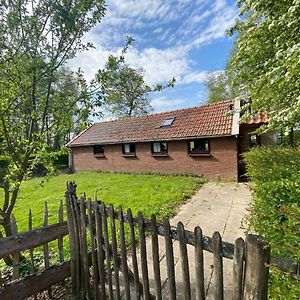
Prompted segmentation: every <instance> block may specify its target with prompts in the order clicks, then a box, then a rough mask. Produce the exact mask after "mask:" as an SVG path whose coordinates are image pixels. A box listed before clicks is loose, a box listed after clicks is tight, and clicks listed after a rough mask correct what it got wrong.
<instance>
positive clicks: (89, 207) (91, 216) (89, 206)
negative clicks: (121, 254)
mask: <svg viewBox="0 0 300 300" xmlns="http://www.w3.org/2000/svg"><path fill="white" fill-rule="evenodd" d="M87 212H88V229H89V233H90V244H91V255H92V266H93V284H94V285H93V286H94V299H95V300H97V299H99V291H98V282H99V276H98V265H97V256H96V246H95V236H94V228H95V221H94V214H93V211H92V203H91V199H88V201H87Z"/></svg>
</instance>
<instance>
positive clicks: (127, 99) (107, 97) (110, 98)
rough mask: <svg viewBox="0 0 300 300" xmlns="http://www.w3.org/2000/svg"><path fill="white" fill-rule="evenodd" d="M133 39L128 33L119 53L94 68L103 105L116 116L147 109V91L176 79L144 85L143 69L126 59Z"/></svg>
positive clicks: (138, 113)
mask: <svg viewBox="0 0 300 300" xmlns="http://www.w3.org/2000/svg"><path fill="white" fill-rule="evenodd" d="M132 41H133V39H132V38H131V37H127V40H126V45H125V47H124V48H123V50H122V53H121V55H120V57H117V56H114V55H110V56H109V57H108V60H107V62H106V64H105V67H104V68H103V69H100V70H99V71H98V72H97V74H96V78H95V83H96V85H98V89H99V95H101V96H100V97H101V98H102V100H103V103H104V105H105V106H106V108H107V109H108V111H109V112H110V113H111V114H112V115H113V116H115V117H117V118H120V117H131V116H138V115H144V114H147V113H149V112H150V111H151V109H152V108H151V105H150V100H149V96H150V94H152V93H155V92H161V91H162V90H163V89H165V88H167V87H173V86H174V84H175V81H176V80H175V78H172V79H171V80H170V81H169V82H168V83H167V84H162V83H158V84H156V85H154V86H152V87H151V86H149V85H147V84H146V83H145V79H144V70H143V69H142V68H137V69H134V68H132V67H130V66H129V65H128V64H126V63H125V56H124V55H125V54H126V52H127V50H128V47H129V46H130V44H131V43H132Z"/></svg>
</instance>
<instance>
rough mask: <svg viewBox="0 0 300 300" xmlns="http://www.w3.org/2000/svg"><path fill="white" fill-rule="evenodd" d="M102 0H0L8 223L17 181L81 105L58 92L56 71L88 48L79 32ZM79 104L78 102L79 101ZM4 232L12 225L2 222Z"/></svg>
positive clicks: (0, 112) (96, 17)
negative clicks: (57, 128) (50, 137)
mask: <svg viewBox="0 0 300 300" xmlns="http://www.w3.org/2000/svg"><path fill="white" fill-rule="evenodd" d="M104 12H105V8H104V1H103V0H80V1H79V0H78V1H77V0H76V1H65V0H55V1H52V0H39V1H36V0H20V1H8V0H6V1H5V0H2V1H1V5H0V134H1V138H2V145H1V148H2V149H1V151H2V152H3V153H4V154H5V155H6V156H8V157H9V161H10V165H9V166H8V168H7V174H6V177H5V180H4V182H3V186H2V187H3V188H4V190H5V195H4V201H3V203H2V204H3V205H2V207H1V208H0V216H1V217H2V218H3V220H1V218H0V222H2V221H3V224H7V219H8V220H9V217H10V214H11V212H12V210H13V208H14V205H15V202H16V199H17V195H18V191H19V186H20V183H21V182H22V180H23V178H24V177H25V176H26V175H27V174H28V171H29V170H30V169H31V168H32V167H33V166H34V164H35V162H36V161H37V160H38V158H39V152H40V151H42V150H43V149H44V148H45V147H46V145H47V136H48V135H49V134H51V132H53V130H55V128H56V126H57V124H58V123H59V122H62V119H63V118H64V113H62V114H59V113H58V109H61V107H62V101H64V109H65V110H64V111H68V109H71V108H73V107H74V106H76V105H79V104H78V102H77V98H76V97H73V98H72V99H73V101H65V100H64V99H63V98H62V95H59V88H58V86H57V84H58V81H57V76H59V74H58V70H59V68H60V67H61V66H63V65H64V64H65V63H66V61H67V60H68V59H71V58H73V57H74V56H75V55H76V53H77V52H78V51H83V50H86V49H88V48H89V47H91V44H89V43H87V44H84V43H83V42H82V41H81V39H82V37H83V35H84V34H85V33H86V32H87V31H89V30H90V29H91V28H92V27H93V26H95V25H96V24H97V23H98V22H99V21H100V20H101V19H102V17H103V16H104ZM77 107H78V106H77ZM4 228H5V231H6V234H10V229H9V228H8V227H5V225H4Z"/></svg>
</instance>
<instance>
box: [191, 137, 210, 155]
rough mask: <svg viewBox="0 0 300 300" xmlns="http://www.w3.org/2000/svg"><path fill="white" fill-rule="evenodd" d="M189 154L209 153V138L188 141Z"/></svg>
mask: <svg viewBox="0 0 300 300" xmlns="http://www.w3.org/2000/svg"><path fill="white" fill-rule="evenodd" d="M188 152H189V154H209V153H210V149H209V140H208V139H197V140H191V141H189V142H188Z"/></svg>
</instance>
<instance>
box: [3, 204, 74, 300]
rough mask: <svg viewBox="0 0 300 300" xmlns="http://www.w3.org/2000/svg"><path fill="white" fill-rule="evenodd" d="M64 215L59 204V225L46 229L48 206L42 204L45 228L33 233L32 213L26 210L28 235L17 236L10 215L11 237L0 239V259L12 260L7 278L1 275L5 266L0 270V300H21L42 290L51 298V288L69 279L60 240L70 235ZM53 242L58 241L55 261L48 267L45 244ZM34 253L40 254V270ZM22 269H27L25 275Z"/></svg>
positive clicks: (48, 249)
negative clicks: (46, 290)
mask: <svg viewBox="0 0 300 300" xmlns="http://www.w3.org/2000/svg"><path fill="white" fill-rule="evenodd" d="M63 215H64V209H63V202H62V201H61V202H60V205H59V209H58V211H57V216H58V219H59V223H56V224H52V225H48V218H49V211H48V204H47V202H45V209H44V212H43V218H44V222H43V225H44V226H43V227H42V228H38V229H33V222H32V219H33V216H32V211H31V210H29V213H28V231H27V232H24V233H18V226H17V222H16V220H15V218H14V216H13V215H12V217H11V228H12V232H13V235H12V236H9V237H6V238H1V239H0V259H2V258H7V257H11V258H12V266H11V267H12V271H11V273H10V274H8V272H7V271H6V272H4V265H2V267H0V279H1V285H0V298H1V299H24V298H25V297H28V296H30V295H33V294H35V293H38V292H41V291H44V290H45V289H48V294H49V297H50V298H51V296H52V290H51V286H52V285H53V284H56V283H58V282H61V281H63V280H64V279H66V278H68V277H70V276H71V268H70V261H67V262H65V257H64V250H63V248H64V239H63V238H64V236H67V235H68V234H69V229H68V224H67V221H64V217H63ZM53 241H57V250H56V251H57V252H56V253H57V254H58V260H57V261H56V262H55V263H54V265H53V263H52V266H51V252H52V249H50V248H49V245H48V244H49V243H50V242H53ZM36 248H39V249H36ZM41 248H42V249H41ZM36 253H40V256H41V258H42V264H43V267H42V266H41V262H39V261H37V260H36V259H35V254H36ZM24 266H26V267H25V268H26V270H25V271H24ZM1 269H2V270H1ZM5 269H7V267H5ZM1 271H2V272H1ZM23 273H25V274H26V275H25V274H23Z"/></svg>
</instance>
